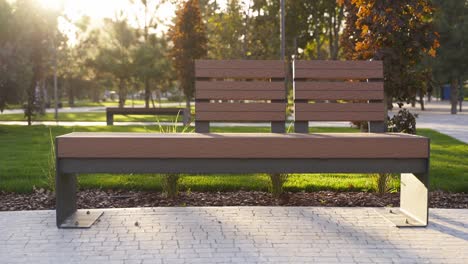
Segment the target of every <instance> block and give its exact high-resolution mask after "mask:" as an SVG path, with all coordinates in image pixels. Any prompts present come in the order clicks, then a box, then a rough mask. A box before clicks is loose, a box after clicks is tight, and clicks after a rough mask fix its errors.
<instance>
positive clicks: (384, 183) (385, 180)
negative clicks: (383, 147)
mask: <svg viewBox="0 0 468 264" xmlns="http://www.w3.org/2000/svg"><path fill="white" fill-rule="evenodd" d="M390 177H391V174H388V173H378V174H376V175H375V176H374V182H375V187H376V191H377V193H378V194H384V193H386V192H387V191H388V190H389V189H390V188H389V183H390Z"/></svg>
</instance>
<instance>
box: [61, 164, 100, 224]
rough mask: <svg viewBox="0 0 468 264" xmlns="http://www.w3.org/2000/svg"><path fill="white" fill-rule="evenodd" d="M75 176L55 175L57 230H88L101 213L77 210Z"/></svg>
mask: <svg viewBox="0 0 468 264" xmlns="http://www.w3.org/2000/svg"><path fill="white" fill-rule="evenodd" d="M76 183H77V182H76V175H75V174H64V173H57V176H56V185H55V193H56V197H55V199H56V219H57V227H58V228H89V227H91V226H92V225H93V224H94V222H96V220H97V219H98V218H99V217H100V216H101V215H102V212H98V211H87V210H77V206H76Z"/></svg>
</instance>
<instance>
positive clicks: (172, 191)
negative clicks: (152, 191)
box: [162, 174, 180, 199]
mask: <svg viewBox="0 0 468 264" xmlns="http://www.w3.org/2000/svg"><path fill="white" fill-rule="evenodd" d="M179 177H180V175H179V174H163V181H162V188H163V192H164V193H165V194H166V197H167V198H170V199H175V198H176V197H177V194H178V193H179V185H178V184H177V183H178V181H179Z"/></svg>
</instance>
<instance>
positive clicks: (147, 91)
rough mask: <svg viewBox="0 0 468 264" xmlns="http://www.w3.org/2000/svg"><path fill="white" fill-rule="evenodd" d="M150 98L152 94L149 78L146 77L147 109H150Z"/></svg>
mask: <svg viewBox="0 0 468 264" xmlns="http://www.w3.org/2000/svg"><path fill="white" fill-rule="evenodd" d="M150 96H151V92H150V84H149V79H148V77H146V78H145V107H146V108H149V104H150Z"/></svg>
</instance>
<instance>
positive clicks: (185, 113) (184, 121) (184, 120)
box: [182, 109, 190, 126]
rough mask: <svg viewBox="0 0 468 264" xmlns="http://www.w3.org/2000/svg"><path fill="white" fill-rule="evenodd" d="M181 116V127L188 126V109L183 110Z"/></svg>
mask: <svg viewBox="0 0 468 264" xmlns="http://www.w3.org/2000/svg"><path fill="white" fill-rule="evenodd" d="M182 114H183V120H182V122H183V125H184V126H188V124H190V109H185V110H184V111H182Z"/></svg>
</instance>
